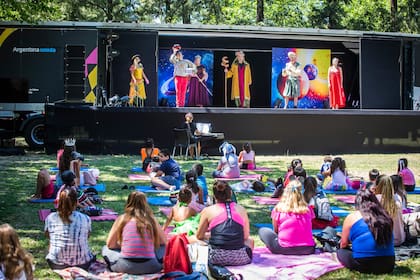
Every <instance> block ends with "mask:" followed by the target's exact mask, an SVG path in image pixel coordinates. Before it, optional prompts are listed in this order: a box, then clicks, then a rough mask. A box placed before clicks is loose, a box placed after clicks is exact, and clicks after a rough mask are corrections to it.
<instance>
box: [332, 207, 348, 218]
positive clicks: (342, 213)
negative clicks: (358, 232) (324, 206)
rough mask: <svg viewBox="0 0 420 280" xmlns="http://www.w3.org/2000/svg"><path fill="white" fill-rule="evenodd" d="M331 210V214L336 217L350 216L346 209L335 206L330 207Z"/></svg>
mask: <svg viewBox="0 0 420 280" xmlns="http://www.w3.org/2000/svg"><path fill="white" fill-rule="evenodd" d="M331 210H332V212H333V214H334V215H335V216H338V217H347V215H348V214H350V211H347V210H346V209H343V208H340V207H338V206H335V205H331Z"/></svg>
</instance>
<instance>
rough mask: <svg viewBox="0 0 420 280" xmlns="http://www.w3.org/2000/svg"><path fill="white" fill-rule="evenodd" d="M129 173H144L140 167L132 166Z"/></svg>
mask: <svg viewBox="0 0 420 280" xmlns="http://www.w3.org/2000/svg"><path fill="white" fill-rule="evenodd" d="M131 172H140V173H141V172H144V170H143V168H141V167H140V166H134V167H132V168H131Z"/></svg>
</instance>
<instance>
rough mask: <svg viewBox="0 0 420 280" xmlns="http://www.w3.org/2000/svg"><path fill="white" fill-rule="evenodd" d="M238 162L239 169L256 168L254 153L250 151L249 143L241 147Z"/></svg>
mask: <svg viewBox="0 0 420 280" xmlns="http://www.w3.org/2000/svg"><path fill="white" fill-rule="evenodd" d="M238 162H239V167H240V168H241V169H255V168H256V167H257V165H256V163H255V152H254V150H252V148H251V144H250V143H245V144H244V145H243V147H242V151H241V152H240V153H239V157H238Z"/></svg>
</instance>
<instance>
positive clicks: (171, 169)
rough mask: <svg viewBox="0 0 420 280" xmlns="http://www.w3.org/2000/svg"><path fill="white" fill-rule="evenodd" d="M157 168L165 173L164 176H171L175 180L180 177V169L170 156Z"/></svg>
mask: <svg viewBox="0 0 420 280" xmlns="http://www.w3.org/2000/svg"><path fill="white" fill-rule="evenodd" d="M159 170H160V171H162V172H163V173H165V176H172V177H174V178H175V179H177V180H180V179H181V169H180V168H179V165H178V163H177V162H176V161H174V160H173V159H172V158H169V159H168V160H165V161H164V162H162V164H161V165H160V167H159Z"/></svg>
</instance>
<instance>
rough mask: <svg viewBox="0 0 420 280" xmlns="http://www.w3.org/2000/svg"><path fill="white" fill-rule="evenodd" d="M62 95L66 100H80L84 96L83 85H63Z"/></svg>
mask: <svg viewBox="0 0 420 280" xmlns="http://www.w3.org/2000/svg"><path fill="white" fill-rule="evenodd" d="M64 97H65V99H66V101H70V102H80V101H82V100H83V99H84V98H85V86H84V85H64Z"/></svg>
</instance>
